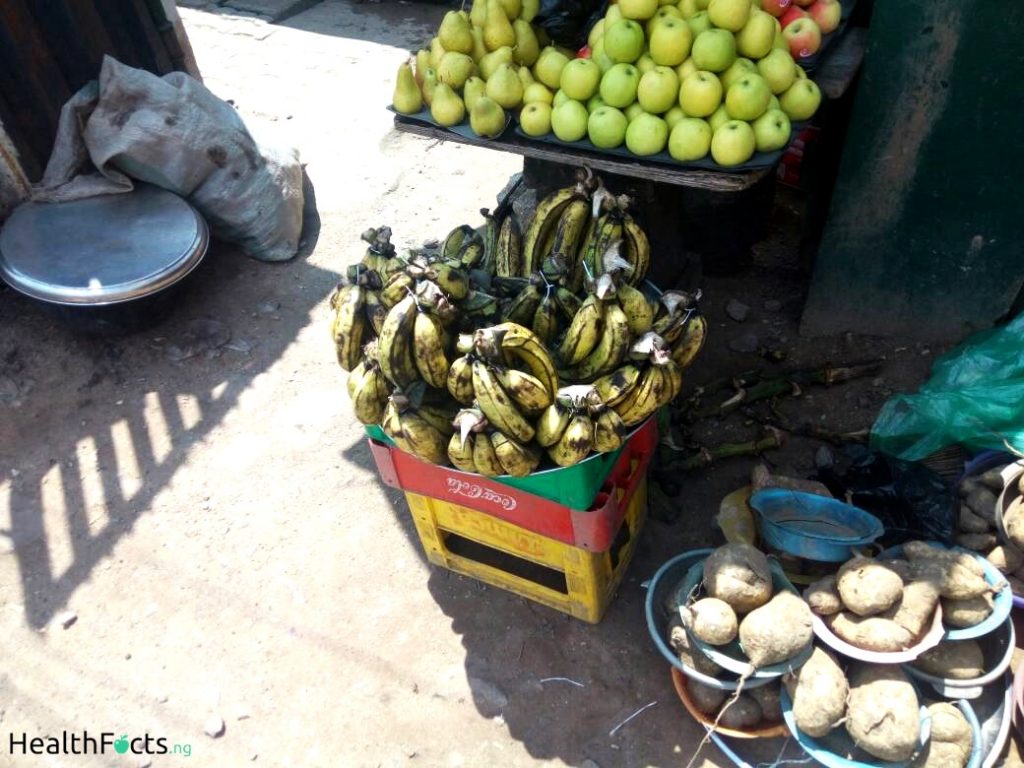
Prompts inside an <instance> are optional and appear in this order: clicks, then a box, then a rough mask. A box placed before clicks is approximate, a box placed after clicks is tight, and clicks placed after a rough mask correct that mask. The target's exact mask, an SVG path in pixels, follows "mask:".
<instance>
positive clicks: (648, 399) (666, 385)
mask: <svg viewBox="0 0 1024 768" xmlns="http://www.w3.org/2000/svg"><path fill="white" fill-rule="evenodd" d="M671 391H672V388H671V382H670V381H668V380H667V379H666V377H665V372H664V370H663V366H659V365H651V366H648V368H647V369H646V370H644V372H643V374H641V376H640V381H639V383H638V384H637V386H636V387H635V388H634V389H633V391H632V392H631V393H630V394H629V395H628V396H627V397H626V398H625V399H624V400H622V402H620V403H618V404H617V405H615V406H614V410H615V412H616V413H617V414H619V417H620V418H621V419H622V423H623V424H625V425H626V426H627V427H633V426H636V425H637V424H639V423H641V422H642V421H644V420H645V419H647V418H648V417H649V416H651V414H653V413H654V412H655V411H656V410H658V407H659V404H660V403H661V402H663V401H664V399H665V397H666V396H667V393H671Z"/></svg>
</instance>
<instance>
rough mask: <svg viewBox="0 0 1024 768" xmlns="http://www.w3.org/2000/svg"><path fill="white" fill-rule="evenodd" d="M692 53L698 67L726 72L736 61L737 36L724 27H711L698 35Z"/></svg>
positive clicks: (710, 70) (709, 70)
mask: <svg viewBox="0 0 1024 768" xmlns="http://www.w3.org/2000/svg"><path fill="white" fill-rule="evenodd" d="M690 55H691V56H692V57H693V63H694V64H696V65H697V68H698V69H703V70H706V71H708V72H725V70H727V69H728V68H729V67H731V66H732V63H733V62H734V61H736V38H734V37H733V36H732V32H728V31H726V30H724V29H709V30H708V31H707V32H701V33H700V34H699V35H697V39H696V40H694V41H693V49H692V51H691V52H690Z"/></svg>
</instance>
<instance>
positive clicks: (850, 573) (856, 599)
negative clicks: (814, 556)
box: [836, 557, 903, 616]
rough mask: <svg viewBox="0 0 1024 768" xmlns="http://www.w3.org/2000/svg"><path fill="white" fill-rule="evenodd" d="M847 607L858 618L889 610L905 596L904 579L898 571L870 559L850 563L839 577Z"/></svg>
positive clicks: (841, 596)
mask: <svg viewBox="0 0 1024 768" xmlns="http://www.w3.org/2000/svg"><path fill="white" fill-rule="evenodd" d="M836 586H837V587H838V589H839V597H840V598H842V601H843V605H844V606H845V607H846V608H847V609H848V610H850V611H853V612H854V613H856V614H857V615H858V616H874V615H875V614H878V613H882V612H883V611H887V610H888V609H889V608H892V606H893V605H895V604H896V601H897V600H899V599H900V595H901V594H903V579H901V578H900V577H899V574H897V573H896V572H895V571H894V570H892V569H891V568H888V567H886V566H885V565H884V564H883V563H881V562H879V561H877V560H875V559H873V558H870V557H855V558H853V559H852V560H848V561H847V562H845V563H844V564H843V566H842V567H841V568H840V569H839V573H838V574H837V575H836Z"/></svg>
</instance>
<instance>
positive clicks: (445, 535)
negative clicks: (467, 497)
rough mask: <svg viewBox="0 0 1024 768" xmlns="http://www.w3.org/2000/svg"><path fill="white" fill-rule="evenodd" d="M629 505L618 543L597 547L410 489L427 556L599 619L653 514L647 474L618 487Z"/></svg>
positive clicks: (539, 600)
mask: <svg viewBox="0 0 1024 768" xmlns="http://www.w3.org/2000/svg"><path fill="white" fill-rule="evenodd" d="M614 495H615V497H616V501H617V503H618V504H619V505H621V507H622V508H623V509H624V510H625V516H624V519H623V520H622V522H621V524H620V525H619V526H618V530H617V531H616V535H615V537H614V539H613V540H612V541H611V543H610V546H609V547H608V548H607V549H606V550H604V551H603V552H591V551H590V550H588V549H583V548H582V547H573V546H571V545H569V544H565V543H563V542H561V541H557V540H555V539H552V538H549V537H547V536H542V535H541V534H539V533H535V532H533V531H530V530H527V529H526V528H523V527H521V526H518V525H514V524H512V523H510V522H507V521H506V520H502V519H500V518H498V517H495V516H493V515H489V514H487V513H485V512H481V511H479V510H475V509H470V508H469V507H464V506H460V505H458V504H453V503H451V502H447V501H442V500H440V499H432V498H430V497H429V496H423V495H420V494H416V493H409V492H407V493H406V494H405V497H406V499H407V500H408V502H409V511H410V512H411V513H412V518H413V522H414V524H415V525H416V532H417V533H418V534H419V537H420V543H421V544H422V545H423V550H424V552H425V553H426V555H427V559H428V560H430V562H432V563H434V564H435V565H439V566H442V567H444V568H447V569H448V570H451V571H454V572H456V573H461V574H462V575H464V576H470V577H472V578H474V579H478V580H479V581H482V582H484V583H486V584H490V585H491V586H495V587H499V588H501V589H504V590H507V591H509V592H513V593H515V594H517V595H520V596H521V597H525V598H527V599H529V600H533V601H534V602H537V603H540V604H542V605H546V606H548V607H550V608H554V609H555V610H557V611H561V612H562V613H567V614H569V615H570V616H574V617H576V618H577V619H581V620H583V621H586V622H589V623H591V624H596V623H597V622H599V621H600V620H601V618H602V617H603V616H604V613H605V611H606V610H607V608H608V605H609V603H610V602H611V600H612V598H613V597H614V596H615V591H616V589H618V586H619V584H620V583H621V582H622V577H623V575H624V574H625V572H626V568H627V567H628V566H629V563H630V561H631V560H632V558H633V553H634V552H635V551H636V543H637V539H638V536H639V533H640V529H641V528H642V527H643V524H644V521H645V519H646V516H647V476H646V474H641V475H639V476H638V477H637V480H636V483H635V484H634V485H633V487H632V491H631V492H630V491H629V490H628V489H616V491H615V494H614Z"/></svg>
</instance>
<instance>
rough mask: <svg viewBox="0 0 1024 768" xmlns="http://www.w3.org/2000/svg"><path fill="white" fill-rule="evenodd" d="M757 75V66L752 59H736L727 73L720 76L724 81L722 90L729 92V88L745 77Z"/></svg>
mask: <svg viewBox="0 0 1024 768" xmlns="http://www.w3.org/2000/svg"><path fill="white" fill-rule="evenodd" d="M750 74H754V75H756V74H757V66H756V65H755V64H754V62H752V61H751V60H750V59H743V58H740V59H736V61H734V62H733V63H732V66H730V67H729V68H728V69H727V70H725V72H723V73H722V74H720V75H719V76H718V79H719V80H721V81H722V88H724V89H725V90H727V91H728V90H729V86H730V85H732V84H733V83H735V82H736V81H737V80H739V79H740V78H741V77H743V76H744V75H750Z"/></svg>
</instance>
